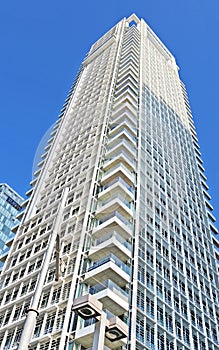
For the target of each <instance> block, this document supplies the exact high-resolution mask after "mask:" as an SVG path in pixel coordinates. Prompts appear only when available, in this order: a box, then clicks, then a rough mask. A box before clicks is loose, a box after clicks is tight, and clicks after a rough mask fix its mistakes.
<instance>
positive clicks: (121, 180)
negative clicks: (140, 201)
mask: <svg viewBox="0 0 219 350" xmlns="http://www.w3.org/2000/svg"><path fill="white" fill-rule="evenodd" d="M117 182H119V183H120V184H122V185H123V186H125V188H127V190H129V191H130V192H131V193H132V194H134V193H135V189H134V187H131V186H129V185H128V184H127V182H125V181H124V180H123V179H122V178H121V177H120V176H118V177H116V178H115V179H113V180H112V181H110V182H108V183H107V184H106V185H104V186H103V187H102V190H103V191H104V190H106V189H107V188H109V187H110V186H113V185H114V184H115V183H117Z"/></svg>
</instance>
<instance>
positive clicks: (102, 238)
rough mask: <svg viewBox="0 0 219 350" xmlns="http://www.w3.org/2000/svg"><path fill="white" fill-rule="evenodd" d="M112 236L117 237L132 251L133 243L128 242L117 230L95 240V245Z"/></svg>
mask: <svg viewBox="0 0 219 350" xmlns="http://www.w3.org/2000/svg"><path fill="white" fill-rule="evenodd" d="M112 237H115V238H116V240H117V241H118V242H119V243H121V244H122V245H124V246H125V247H126V248H127V249H128V250H130V251H131V248H132V246H131V244H130V243H128V242H127V241H126V240H125V239H124V238H122V237H121V236H120V235H119V234H118V233H117V232H116V231H112V232H110V233H108V234H107V235H105V236H103V237H101V238H99V239H97V240H96V241H95V246H98V245H99V244H101V243H103V242H106V241H108V240H109V239H110V238H112Z"/></svg>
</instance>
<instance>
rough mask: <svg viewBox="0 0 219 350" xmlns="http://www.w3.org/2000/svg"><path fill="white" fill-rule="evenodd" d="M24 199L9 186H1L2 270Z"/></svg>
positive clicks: (0, 241) (0, 240)
mask: <svg viewBox="0 0 219 350" xmlns="http://www.w3.org/2000/svg"><path fill="white" fill-rule="evenodd" d="M22 202H23V198H22V197H21V196H19V194H17V192H15V191H14V190H13V189H12V188H11V187H9V186H8V185H7V184H5V183H2V184H0V270H1V269H2V266H3V264H4V261H5V260H6V257H7V254H8V251H9V249H10V246H11V244H12V241H13V238H14V233H13V232H12V231H11V229H12V227H13V226H15V224H17V223H18V220H16V216H17V215H18V213H19V211H20V210H21V203H22Z"/></svg>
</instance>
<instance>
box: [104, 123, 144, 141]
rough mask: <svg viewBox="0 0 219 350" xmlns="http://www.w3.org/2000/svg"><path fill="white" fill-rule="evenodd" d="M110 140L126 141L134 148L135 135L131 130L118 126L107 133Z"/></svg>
mask: <svg viewBox="0 0 219 350" xmlns="http://www.w3.org/2000/svg"><path fill="white" fill-rule="evenodd" d="M109 138H110V139H112V138H113V139H116V138H117V139H126V140H128V141H129V142H131V143H132V144H133V145H134V146H136V140H137V139H136V134H135V132H134V131H133V130H132V129H129V128H128V127H127V126H123V125H121V126H119V127H117V128H115V129H113V130H111V131H110V132H109Z"/></svg>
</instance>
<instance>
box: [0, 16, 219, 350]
mask: <svg viewBox="0 0 219 350" xmlns="http://www.w3.org/2000/svg"><path fill="white" fill-rule="evenodd" d="M200 156H201V155H200V151H199V146H198V141H197V137H196V133H195V129H194V125H193V120H192V115H191V111H190V107H189V103H188V98H187V94H186V90H185V87H184V84H183V83H182V82H181V80H180V78H179V74H178V67H177V65H176V62H175V59H174V57H173V56H172V54H171V53H170V52H169V51H168V50H167V48H166V47H165V46H164V45H163V44H162V43H161V41H160V40H159V39H158V38H157V36H156V35H155V34H154V33H153V31H152V30H151V29H150V28H149V26H148V25H147V24H146V23H145V21H144V20H140V19H139V18H137V17H136V16H135V15H132V16H131V17H129V18H128V19H126V18H124V19H122V20H121V21H120V22H119V23H118V24H117V25H115V26H114V27H113V28H112V29H111V30H109V31H108V32H107V33H106V34H105V35H104V36H103V37H102V38H100V39H99V40H98V41H97V42H96V43H95V44H94V45H93V46H92V47H91V49H90V51H89V53H88V54H87V55H86V57H85V59H84V61H83V63H82V65H81V68H80V70H79V73H78V75H77V77H76V80H75V83H74V85H73V87H72V89H71V91H70V93H69V95H68V97H67V99H66V101H65V104H64V107H63V109H62V111H61V114H60V116H59V119H58V121H57V123H56V125H55V127H54V129H53V132H52V133H51V138H50V139H49V141H48V145H47V146H46V148H45V153H44V154H43V155H42V161H41V162H40V163H39V169H38V170H37V171H36V172H35V177H34V180H33V181H32V183H31V186H32V188H31V190H29V191H28V193H27V195H28V196H29V200H27V201H26V210H25V211H24V214H23V217H22V219H21V223H20V225H19V226H18V227H15V228H14V231H17V234H16V238H15V240H14V243H13V245H12V248H11V250H10V253H9V256H8V259H7V261H6V263H5V265H4V268H3V271H2V279H1V291H0V298H1V299H0V300H1V306H0V324H1V330H0V344H1V345H0V346H1V349H19V350H26V349H30V350H54V349H57V350H58V349H60V350H64V349H65V350H70V349H71V350H84V349H93V350H102V349H105V350H106V349H130V350H134V349H138V350H149V349H151V350H158V349H159V350H191V349H192V350H218V349H219V343H218V324H219V309H218V300H219V284H218V265H217V259H218V258H219V254H218V252H217V247H218V246H219V243H218V241H217V239H216V238H215V237H216V234H217V233H218V232H217V229H216V228H215V226H214V221H215V219H214V216H213V215H212V213H211V211H212V209H213V208H212V206H211V204H210V203H209V200H210V196H209V194H208V186H207V185H206V183H205V180H206V177H205V175H204V168H203V165H202V160H201V158H200Z"/></svg>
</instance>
